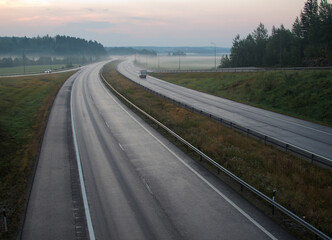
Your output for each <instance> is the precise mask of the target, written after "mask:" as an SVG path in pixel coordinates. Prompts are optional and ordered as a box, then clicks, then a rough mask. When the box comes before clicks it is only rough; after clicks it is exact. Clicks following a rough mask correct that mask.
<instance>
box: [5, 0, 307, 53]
mask: <svg viewBox="0 0 332 240" xmlns="http://www.w3.org/2000/svg"><path fill="white" fill-rule="evenodd" d="M304 2H305V1H304V0H233V1H229V0H205V1H202V0H154V1H152V0H94V1H87V0H80V1H77V0H67V1H64V0H56V1H55V0H0V29H1V31H0V36H27V37H34V36H37V35H39V36H44V35H46V34H49V35H50V36H55V35H57V34H60V35H69V36H74V37H80V38H85V39H87V40H96V41H98V42H101V43H102V44H103V45H104V46H209V45H210V43H211V42H215V43H216V44H217V45H218V46H224V47H231V45H232V40H233V38H234V37H235V35H236V34H238V33H239V34H240V36H241V37H245V36H246V35H247V34H248V33H250V32H252V31H253V30H254V29H255V28H256V27H257V26H258V24H259V23H260V22H262V23H263V24H264V25H265V27H266V28H267V29H268V30H269V32H270V31H271V28H272V26H273V25H275V26H280V25H281V24H284V25H285V27H286V28H291V26H292V23H293V22H294V20H295V18H296V16H299V14H300V12H301V10H302V9H303V6H304Z"/></svg>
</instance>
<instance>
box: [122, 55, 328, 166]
mask: <svg viewBox="0 0 332 240" xmlns="http://www.w3.org/2000/svg"><path fill="white" fill-rule="evenodd" d="M139 70H140V68H138V67H137V66H135V65H134V64H133V62H132V61H131V60H127V61H124V62H122V63H120V64H119V66H118V71H119V72H121V73H122V74H123V75H124V76H126V77H128V78H129V79H131V80H132V81H136V82H138V83H139V84H141V85H143V86H145V87H147V88H150V89H152V90H154V91H156V92H158V93H161V94H163V95H166V96H168V97H170V98H172V99H174V100H176V101H178V102H182V103H184V104H187V105H189V106H193V107H195V108H196V109H200V110H202V111H204V112H207V113H209V114H211V115H214V116H216V117H218V118H223V119H227V120H229V121H232V122H234V123H236V124H238V125H240V126H242V127H245V128H249V129H252V130H255V131H258V132H260V133H262V134H264V135H266V136H269V137H272V138H275V139H278V140H281V141H283V142H286V143H288V144H290V145H293V146H296V147H298V148H301V149H304V150H307V151H310V152H312V153H314V154H316V155H320V156H323V157H325V158H328V159H330V160H331V161H332V128H331V127H326V126H322V125H319V124H315V123H311V122H308V121H303V120H300V119H296V118H292V117H288V116H285V115H281V114H278V113H274V112H271V111H266V110H263V109H259V108H255V107H251V106H248V105H245V104H241V103H237V102H234V101H230V100H227V99H223V98H220V97H216V96H212V95H209V94H205V93H202V92H198V91H195V90H191V89H188V88H184V87H181V86H178V85H174V84H171V83H168V82H165V81H162V80H160V79H157V78H154V77H151V76H148V77H147V79H144V80H142V79H140V78H139V77H138V74H139Z"/></svg>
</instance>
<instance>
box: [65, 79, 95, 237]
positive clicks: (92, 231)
mask: <svg viewBox="0 0 332 240" xmlns="http://www.w3.org/2000/svg"><path fill="white" fill-rule="evenodd" d="M75 83H76V81H75V82H74V83H73V87H72V92H71V94H70V113H71V126H72V131H73V137H74V145H75V153H76V161H77V167H78V174H79V177H80V182H81V191H82V197H83V204H84V210H85V216H86V221H87V224H88V231H89V237H90V240H95V239H96V237H95V233H94V230H93V226H92V220H91V215H90V209H89V204H88V198H87V196H86V190H85V184H84V179H83V170H82V165H81V158H80V153H79V150H78V143H77V138H76V131H75V123H74V115H73V91H74V86H75Z"/></svg>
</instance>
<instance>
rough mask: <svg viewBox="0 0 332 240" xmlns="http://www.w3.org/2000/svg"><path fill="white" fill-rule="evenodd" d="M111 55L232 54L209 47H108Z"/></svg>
mask: <svg viewBox="0 0 332 240" xmlns="http://www.w3.org/2000/svg"><path fill="white" fill-rule="evenodd" d="M106 49H107V51H108V52H109V53H110V54H111V55H134V54H136V53H137V54H141V55H157V54H158V55H174V53H180V52H181V53H183V54H184V55H214V53H215V50H216V52H217V54H218V55H220V54H228V53H230V48H225V47H216V49H215V48H214V46H207V47H153V46H147V47H140V46H136V47H135V46H133V47H106Z"/></svg>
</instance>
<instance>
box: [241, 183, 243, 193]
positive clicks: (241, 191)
mask: <svg viewBox="0 0 332 240" xmlns="http://www.w3.org/2000/svg"><path fill="white" fill-rule="evenodd" d="M241 192H243V185H242V184H241Z"/></svg>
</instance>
